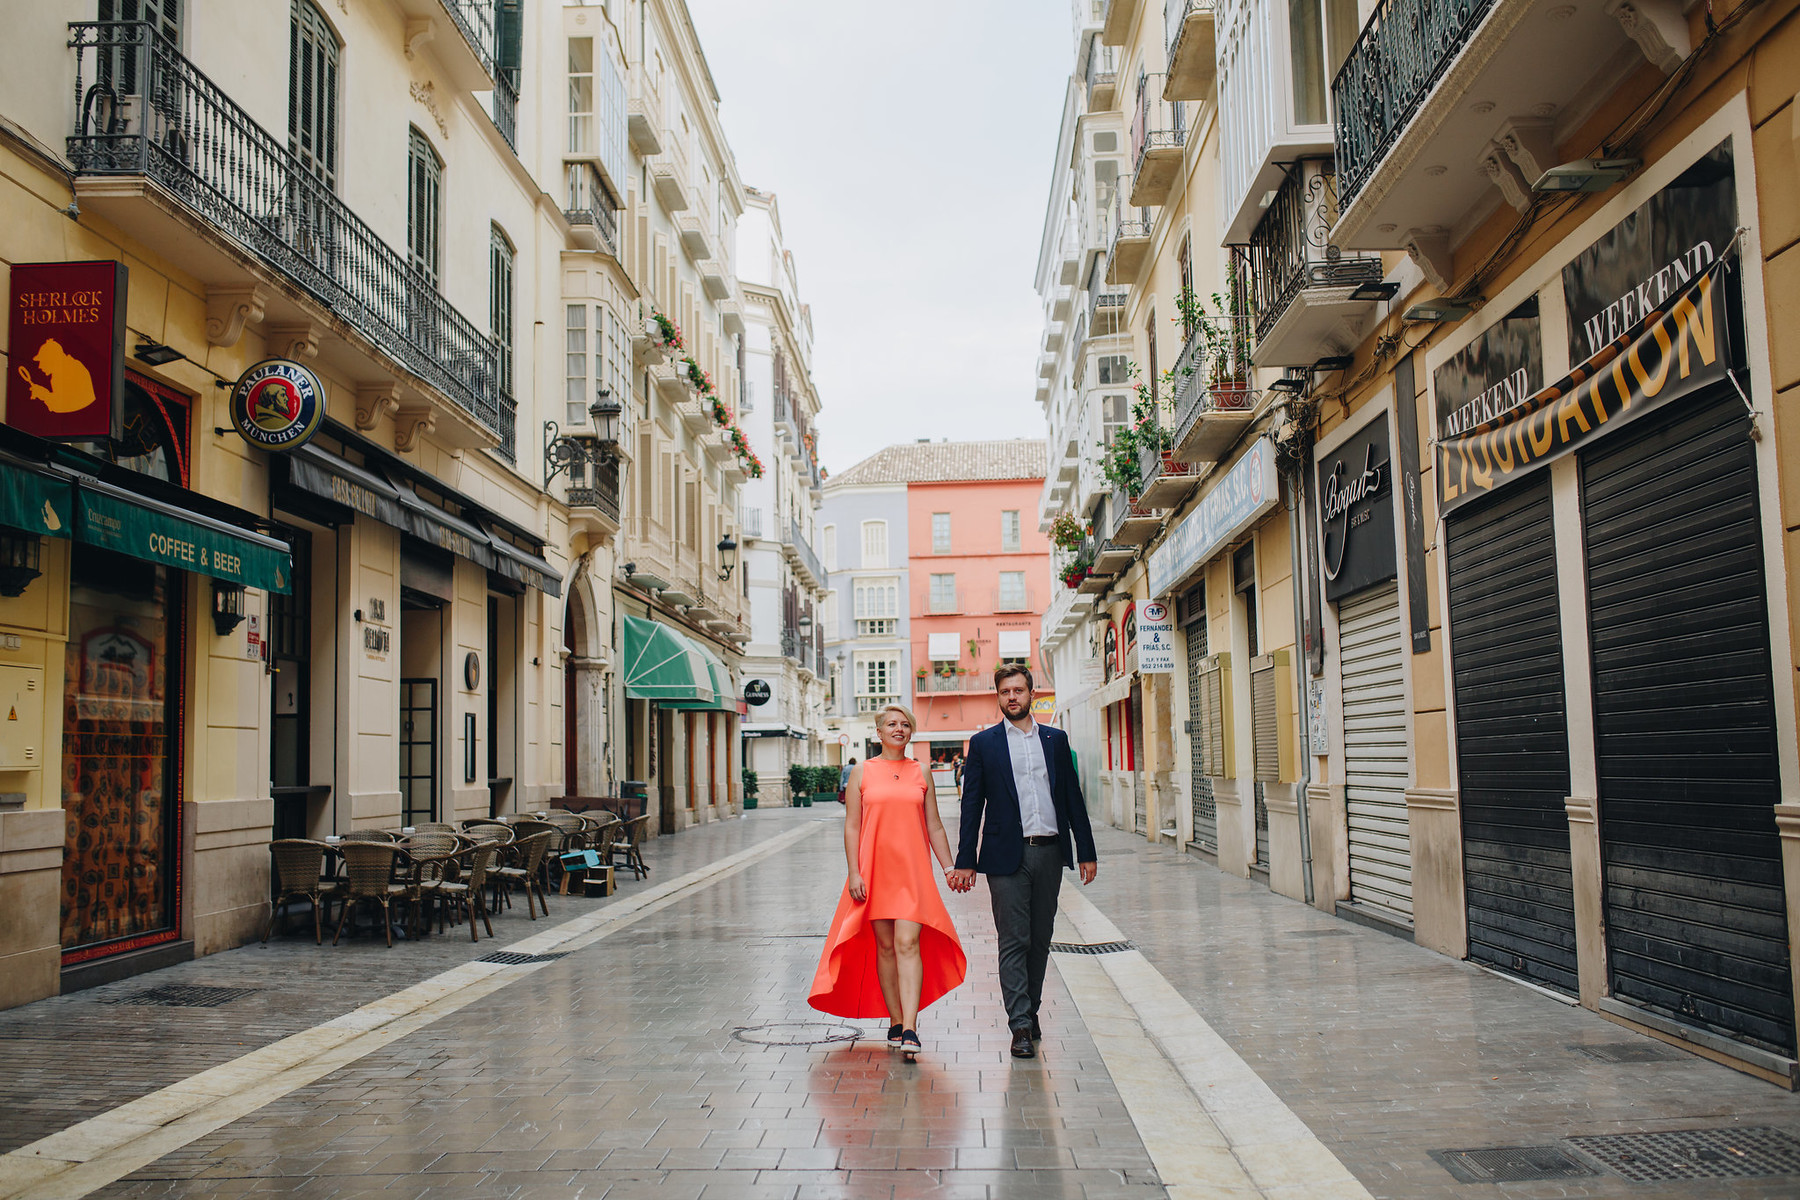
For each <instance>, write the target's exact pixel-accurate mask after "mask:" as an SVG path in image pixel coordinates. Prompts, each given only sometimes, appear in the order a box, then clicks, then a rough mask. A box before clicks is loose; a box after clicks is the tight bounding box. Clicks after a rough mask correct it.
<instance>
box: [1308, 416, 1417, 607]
mask: <svg viewBox="0 0 1800 1200" xmlns="http://www.w3.org/2000/svg"><path fill="white" fill-rule="evenodd" d="M1316 494H1317V495H1318V497H1319V529H1320V532H1321V536H1322V538H1323V545H1322V546H1321V548H1320V557H1321V559H1322V560H1323V561H1322V563H1321V565H1322V567H1323V568H1324V572H1325V598H1326V599H1327V600H1338V599H1341V598H1343V597H1345V596H1348V595H1350V594H1352V593H1354V592H1360V591H1362V590H1363V589H1364V588H1366V587H1371V586H1373V585H1375V584H1377V583H1386V582H1387V581H1388V580H1390V579H1392V578H1394V576H1395V574H1396V573H1397V570H1398V565H1397V560H1396V558H1395V555H1394V466H1393V459H1392V455H1391V453H1390V452H1389V450H1388V422H1387V414H1385V413H1383V414H1382V415H1381V416H1379V417H1377V418H1375V420H1373V421H1371V422H1369V424H1368V425H1366V426H1364V427H1363V428H1362V429H1361V430H1360V431H1359V432H1358V433H1357V434H1356V435H1355V436H1353V437H1352V438H1350V440H1349V441H1347V442H1345V443H1344V444H1343V445H1341V446H1339V447H1338V448H1337V449H1336V450H1334V451H1332V452H1331V453H1330V454H1327V455H1326V456H1325V457H1324V458H1322V459H1320V460H1319V486H1318V489H1317V492H1316Z"/></svg>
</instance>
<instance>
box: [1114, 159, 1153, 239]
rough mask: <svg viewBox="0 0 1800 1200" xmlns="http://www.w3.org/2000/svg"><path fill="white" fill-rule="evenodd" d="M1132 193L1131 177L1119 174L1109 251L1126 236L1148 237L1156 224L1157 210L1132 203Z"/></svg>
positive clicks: (1115, 191)
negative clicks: (1130, 199) (1130, 197)
mask: <svg viewBox="0 0 1800 1200" xmlns="http://www.w3.org/2000/svg"><path fill="white" fill-rule="evenodd" d="M1130 195H1131V177H1130V176H1129V175H1121V176H1119V186H1118V187H1117V188H1116V189H1114V191H1113V230H1112V240H1111V241H1110V242H1109V243H1107V253H1108V254H1109V255H1110V254H1111V253H1112V248H1113V247H1114V246H1115V245H1117V244H1118V243H1119V242H1121V241H1124V240H1125V239H1126V238H1148V237H1149V236H1150V230H1151V229H1152V228H1153V227H1154V226H1155V224H1156V210H1155V209H1153V208H1145V207H1140V206H1138V205H1134V204H1132V203H1131V202H1130V201H1129V200H1128V199H1127V197H1129V196H1130Z"/></svg>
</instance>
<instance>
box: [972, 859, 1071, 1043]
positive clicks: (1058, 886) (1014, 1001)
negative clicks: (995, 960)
mask: <svg viewBox="0 0 1800 1200" xmlns="http://www.w3.org/2000/svg"><path fill="white" fill-rule="evenodd" d="M1062 874H1063V861H1062V848H1061V847H1060V846H1029V845H1028V846H1026V847H1025V860H1024V861H1023V862H1022V863H1020V864H1019V869H1018V870H1017V871H1014V872H1013V873H1012V874H1011V875H989V876H988V877H987V884H988V899H989V900H991V901H992V902H993V905H994V929H995V931H996V932H998V933H999V935H1000V995H1001V998H1002V999H1003V1000H1005V1002H1006V1023H1007V1025H1008V1026H1009V1027H1010V1028H1012V1029H1013V1030H1014V1031H1017V1030H1020V1029H1030V1028H1031V1019H1032V1018H1033V1017H1035V1016H1037V1010H1038V1004H1039V1003H1040V1002H1041V1001H1042V1000H1043V998H1044V971H1045V970H1046V969H1047V968H1048V967H1049V965H1050V938H1051V934H1052V932H1053V930H1054V929H1055V926H1056V896H1057V893H1058V892H1059V891H1061V890H1062Z"/></svg>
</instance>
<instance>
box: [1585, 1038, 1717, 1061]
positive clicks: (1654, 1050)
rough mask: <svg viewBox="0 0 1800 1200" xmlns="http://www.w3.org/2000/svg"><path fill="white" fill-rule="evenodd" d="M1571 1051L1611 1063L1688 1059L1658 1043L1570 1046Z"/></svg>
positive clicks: (1610, 1043)
mask: <svg viewBox="0 0 1800 1200" xmlns="http://www.w3.org/2000/svg"><path fill="white" fill-rule="evenodd" d="M1569 1049H1571V1050H1575V1051H1578V1052H1580V1053H1582V1054H1585V1055H1587V1056H1588V1057H1589V1058H1597V1059H1599V1060H1600V1061H1601V1062H1609V1063H1651V1062H1677V1061H1679V1060H1681V1059H1684V1058H1687V1057H1688V1055H1686V1054H1683V1053H1682V1052H1681V1051H1679V1050H1675V1049H1672V1048H1671V1047H1668V1046H1664V1045H1661V1044H1660V1043H1657V1042H1648V1041H1646V1042H1601V1043H1599V1044H1598V1045H1593V1046H1570V1047H1569Z"/></svg>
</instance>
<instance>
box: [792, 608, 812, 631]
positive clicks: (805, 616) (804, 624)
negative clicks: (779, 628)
mask: <svg viewBox="0 0 1800 1200" xmlns="http://www.w3.org/2000/svg"><path fill="white" fill-rule="evenodd" d="M794 627H795V628H796V629H798V630H799V631H800V634H801V636H802V637H804V636H805V635H807V634H809V633H811V632H812V615H811V614H810V613H801V614H800V619H799V620H798V621H796V622H794Z"/></svg>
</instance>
